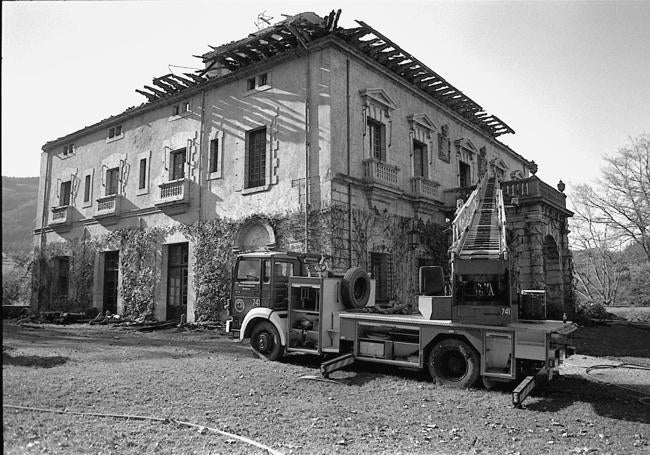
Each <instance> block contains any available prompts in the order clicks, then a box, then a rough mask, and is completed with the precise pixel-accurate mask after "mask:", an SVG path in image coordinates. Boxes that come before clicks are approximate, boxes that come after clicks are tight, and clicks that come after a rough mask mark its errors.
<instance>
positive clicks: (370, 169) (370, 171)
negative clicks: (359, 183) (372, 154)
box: [363, 158, 399, 187]
mask: <svg viewBox="0 0 650 455" xmlns="http://www.w3.org/2000/svg"><path fill="white" fill-rule="evenodd" d="M363 165H364V170H365V180H366V182H368V183H380V184H384V185H388V186H392V187H397V186H398V185H399V182H398V176H399V167H397V166H394V165H392V164H388V163H385V162H383V161H379V160H377V159H374V158H368V159H365V160H363Z"/></svg>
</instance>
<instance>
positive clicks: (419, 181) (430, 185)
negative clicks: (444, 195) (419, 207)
mask: <svg viewBox="0 0 650 455" xmlns="http://www.w3.org/2000/svg"><path fill="white" fill-rule="evenodd" d="M439 188H440V184H439V183H437V182H434V181H432V180H429V179H427V178H425V177H411V194H413V195H414V196H416V197H423V198H426V199H438V197H439V191H438V190H439Z"/></svg>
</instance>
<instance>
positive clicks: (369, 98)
mask: <svg viewBox="0 0 650 455" xmlns="http://www.w3.org/2000/svg"><path fill="white" fill-rule="evenodd" d="M360 94H361V98H363V104H364V106H366V107H370V106H371V104H375V105H378V106H380V107H381V108H383V109H384V110H385V111H386V112H385V113H386V116H387V117H388V116H389V113H390V111H394V110H395V109H396V108H397V104H396V103H395V101H393V99H392V98H391V97H390V96H389V95H388V93H386V92H385V91H384V90H383V89H381V88H367V89H365V90H361V92H360Z"/></svg>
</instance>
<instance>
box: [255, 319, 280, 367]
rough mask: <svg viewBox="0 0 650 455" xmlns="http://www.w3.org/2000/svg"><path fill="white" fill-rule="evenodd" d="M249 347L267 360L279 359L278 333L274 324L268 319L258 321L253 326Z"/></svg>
mask: <svg viewBox="0 0 650 455" xmlns="http://www.w3.org/2000/svg"><path fill="white" fill-rule="evenodd" d="M251 347H252V348H253V350H254V351H255V352H257V353H258V354H260V355H262V356H264V357H266V358H267V359H269V360H279V359H280V357H282V343H281V342H280V334H279V333H278V331H277V329H276V328H275V326H274V325H273V324H271V323H270V322H268V321H262V322H259V323H257V324H256V325H255V327H253V331H252V332H251Z"/></svg>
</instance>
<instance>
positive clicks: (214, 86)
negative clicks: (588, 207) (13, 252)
mask: <svg viewBox="0 0 650 455" xmlns="http://www.w3.org/2000/svg"><path fill="white" fill-rule="evenodd" d="M287 30H289V31H291V30H293V31H296V30H298V32H300V33H298V34H297V35H296V34H295V33H294V35H295V36H302V39H296V38H295V37H293V38H292V36H293V35H291V33H289V32H287ZM307 32H310V33H311V34H309V33H307ZM312 32H313V33H312ZM361 32H364V30H361ZM361 32H359V31H355V30H354V29H351V30H345V29H340V28H337V27H336V24H335V23H334V24H333V23H332V16H330V17H329V18H325V19H320V18H317V17H316V16H315V15H313V14H311V13H306V14H303V15H297V16H294V17H292V18H288V19H287V20H285V21H283V22H282V23H280V24H278V25H275V26H272V27H270V28H269V29H266V30H262V31H260V32H259V33H258V34H256V35H251V36H252V38H251V37H249V38H245V39H244V40H240V41H238V42H234V43H231V44H229V45H225V46H222V47H221V48H217V49H216V50H215V51H212V52H210V53H208V54H205V55H204V56H203V59H204V62H205V64H206V69H205V71H202V72H199V73H198V74H194V75H191V78H188V77H178V78H177V79H174V78H173V77H169V76H165V78H158V79H155V80H154V84H158V85H157V87H159V88H161V89H154V88H151V87H147V88H148V89H149V90H150V91H149V92H146V93H145V92H142V91H141V93H143V94H145V95H146V96H147V98H148V99H149V101H148V102H147V103H145V104H143V105H141V106H138V107H135V108H130V109H128V110H126V111H125V112H123V113H121V114H118V115H116V116H114V117H111V118H108V119H106V120H103V121H101V122H98V123H96V124H94V125H91V126H89V127H86V128H84V129H81V130H79V131H76V132H74V133H71V134H68V135H66V136H64V137H62V138H59V139H56V140H54V141H51V142H48V143H47V144H45V145H44V146H43V153H42V160H41V181H40V188H39V198H38V209H37V210H38V216H37V221H36V226H35V245H36V246H38V247H40V248H41V249H42V248H44V247H45V246H46V245H51V244H57V243H61V242H66V241H70V240H71V239H80V238H85V239H101V238H103V237H105V236H106V235H107V234H110V233H112V232H116V231H118V230H121V229H127V228H131V229H148V228H152V227H168V228H173V227H178V226H187V225H192V224H195V223H198V222H202V221H207V220H213V219H233V220H238V219H239V220H241V219H245V218H251V217H253V219H254V217H255V215H260V214H263V215H266V216H273V217H275V218H276V219H281V218H282V217H285V218H286V220H287V221H286V223H285V226H284V227H283V229H293V230H294V231H299V232H296V233H295V235H294V236H292V239H293V240H292V241H291V242H280V243H278V242H277V241H276V237H277V236H278V232H276V230H277V226H276V230H274V227H273V226H270V225H269V224H268V223H265V222H264V221H263V220H262V221H260V220H257V221H253V222H251V223H249V225H246V226H244V227H242V229H241V231H240V232H239V233H237V235H236V236H235V239H236V240H235V244H234V245H233V246H234V247H236V248H240V249H249V248H252V247H260V246H264V247H270V248H273V247H280V246H284V247H289V248H292V249H313V248H318V249H320V250H321V251H322V252H323V253H326V254H329V255H330V256H332V257H333V258H334V259H335V260H334V262H335V263H336V264H337V267H338V268H340V269H344V268H346V267H349V266H351V265H354V264H355V263H358V262H359V261H361V262H362V263H364V264H369V263H370V262H372V261H371V258H370V255H371V254H372V253H373V252H376V253H377V254H380V253H381V254H382V255H387V258H388V261H389V262H390V260H391V257H390V254H391V252H390V251H386V247H385V245H386V242H385V241H384V240H385V239H382V238H381V234H378V235H374V236H373V237H372V238H369V239H366V240H365V241H366V242H367V245H364V253H363V255H364V256H365V257H361V258H360V257H359V254H358V253H353V243H354V242H353V240H354V241H356V240H358V239H353V236H354V232H353V231H354V227H353V218H354V216H353V213H355V211H356V212H358V213H361V212H368V213H373V214H375V215H379V216H382V215H386V216H388V215H391V216H398V217H401V218H403V219H407V220H408V219H411V220H414V221H417V222H419V223H437V224H439V225H444V224H445V223H446V222H448V219H449V218H450V217H451V216H452V215H453V210H454V208H455V204H456V200H455V199H456V198H457V197H458V195H459V194H461V193H462V191H463V190H464V189H466V187H469V186H471V185H474V184H476V183H477V181H478V179H479V178H480V176H481V175H483V174H484V173H485V172H486V171H487V168H488V163H490V164H491V165H492V166H494V168H495V170H496V172H498V173H499V175H500V177H501V179H503V180H510V179H517V180H521V181H528V180H526V179H527V178H528V176H529V171H528V169H529V165H530V163H529V162H528V161H527V160H526V159H525V158H523V157H522V156H521V155H519V154H517V153H516V152H514V151H513V150H511V149H510V148H509V147H507V146H505V145H504V144H502V143H500V142H499V141H498V140H497V139H496V137H497V136H498V134H502V133H503V132H511V130H509V128H508V127H507V126H506V125H505V124H503V123H502V122H501V121H500V120H498V119H497V118H496V117H493V116H488V114H486V113H483V112H482V111H481V110H479V108H480V107H476V106H477V105H475V103H474V102H473V101H471V100H469V99H468V98H467V97H465V96H464V95H462V92H457V91H456V89H455V88H454V87H453V86H451V85H445V84H447V83H446V81H444V80H443V81H444V84H443V85H442V86H441V85H436V84H438V82H435V83H430V84H428V85H427V82H426V81H427V80H434V79H435V77H437V75H435V73H431V70H429V69H428V68H426V67H423V68H424V69H418V67H417V65H416V67H414V69H413V70H412V71H411V72H410V73H409V76H408V77H407V76H405V75H400V74H397V73H396V70H395V68H393V67H391V66H390V64H389V63H387V60H386V59H385V58H384V57H382V56H381V55H375V53H373V52H374V51H369V50H368V49H366V47H365V46H366V45H365V44H364V43H363V42H360V41H355V38H354V37H356V36H357V35H361ZM369 32H374V31H373V30H370V31H369ZM265 33H266V35H264V34H265ZM355 33H356V34H355ZM375 33H376V32H375ZM259 36H265V37H267V38H265V39H266V41H264V42H265V43H267V44H264V46H267V47H266V48H262V47H261V46H262V44H260V43H262V41H260V39H261V38H259ZM256 37H257V38H256ZM306 37H311V38H309V39H308V38H306ZM251 39H258V41H257V44H256V45H257V46H260V47H259V48H258V50H257V51H256V52H255V53H250V51H248V52H249V54H248V55H246V54H245V52H246V51H247V50H249V49H250V40H251ZM274 42H275V43H274ZM269 43H270V44H269ZM273 43H274V44H273ZM278 43H279V44H278ZM238 46H239V47H238ZM283 46H284V47H283ZM262 54H264V55H265V58H259V55H262ZM215 62H219V64H218V65H217V66H216V67H215V66H214V64H215ZM219 65H221V66H219ZM418 65H419V63H418ZM427 71H428V72H429V73H427ZM411 73H412V74H411ZM427 74H434V76H435V77H434V76H430V75H429V76H426V77H425V75H427ZM418 81H419V82H418ZM416 82H417V83H416ZM179 87H180V88H179ZM432 87H433V88H432ZM440 87H442V89H440V90H438V88H440ZM434 89H435V90H436V91H432V90H434ZM165 90H167V91H165ZM432 93H433V94H432ZM456 93H461V95H462V96H461V95H457V94H456ZM438 94H440V96H438ZM468 112H469V114H468ZM522 179H523V180H522ZM540 184H541V182H540ZM552 191H555V190H552ZM556 193H557V192H556ZM558 194H559V193H558ZM555 196H556V195H554V197H555ZM542 199H543V198H542ZM334 209H336V214H337V215H336V217H334V215H332V214H333V213H335V212H334ZM524 212H525V213H524ZM510 213H512V217H513V221H512V223H513V226H514V227H513V230H514V232H515V233H516V235H517V236H522V238H525V240H520V241H519V242H520V243H519V244H518V245H522V246H517V247H515V248H518V250H517V251H518V253H517V254H518V257H519V259H518V261H519V264H520V265H519V267H518V272H517V273H518V274H519V277H520V280H521V283H522V285H521V286H522V287H523V288H526V287H543V286H544V283H546V281H547V280H548V277H552V280H551V281H552V282H553V283H554V284H553V285H552V288H549V295H551V294H552V295H554V296H555V295H562V296H565V297H564V298H565V299H566V296H567V295H568V293H569V289H570V283H569V281H568V280H569V278H567V276H568V275H567V271H568V270H569V267H568V260H569V259H568V250H567V243H566V232H567V230H566V217H567V216H568V215H569V214H570V213H569V212H567V211H566V209H565V208H564V206H563V205H562V207H557V206H554V205H551V206H548V207H547V204H545V203H544V201H543V200H542V201H541V202H536V203H532V202H531V204H529V205H526V206H525V211H524V205H521V206H519V207H517V208H513V209H511V211H509V214H510ZM324 217H329V221H328V222H327V223H324V222H323V219H324ZM278 224H282V223H278ZM530 226H532V227H530ZM540 229H541V231H540V232H539V233H537V231H538V230H540ZM533 231H534V233H533ZM168 232H169V233H168V234H166V236H165V238H164V239H163V240H162V241H161V245H160V250H159V251H158V253H157V254H156V256H155V257H156V266H155V267H156V270H157V271H158V273H157V276H158V278H157V283H156V287H155V302H156V304H155V311H154V316H155V317H156V318H158V319H160V320H165V319H167V318H168V316H169V314H171V313H170V312H171V311H172V307H171V306H170V305H171V303H170V302H171V301H172V300H174V301H177V300H179V299H180V300H182V301H183V302H184V305H186V307H185V306H182V311H185V312H186V317H187V320H188V321H192V320H194V317H195V314H194V310H193V302H194V298H195V293H196V292H197V291H196V289H194V287H193V284H192V283H193V273H194V270H193V261H194V249H195V247H196V245H195V244H194V243H193V240H192V239H191V238H190V237H188V236H187V235H186V234H184V233H183V232H184V230H183V229H169V230H168ZM285 237H286V236H285ZM517 238H519V237H517ZM550 239H552V241H553V242H555V247H553V245H551V244H550ZM526 242H528V243H526ZM545 242H546V243H545ZM524 244H526V245H533V244H534V246H528V247H524V246H523V245H524ZM538 244H539V245H538ZM545 244H546V245H547V247H543V245H545ZM179 245H180V246H181V247H179ZM183 245H185V246H183ZM179 248H180V249H179ZM540 248H543V251H547V252H548V254H547V255H546V256H544V257H547V258H548V260H546V261H545V262H543V263H542V262H539V261H538V258H540V257H542V256H539V255H538V254H537V252H539V251H542V250H540ZM552 248H556V250H557V254H555V253H553V252H551V250H552ZM112 251H118V253H117V256H115V254H114V253H111V252H112ZM108 257H113V258H115V257H118V258H119V261H121V256H120V255H119V246H116V245H107V244H102V245H101V247H100V251H99V252H98V254H97V256H96V260H95V268H94V280H93V284H92V287H93V301H92V302H88V303H89V305H88V306H94V307H96V308H98V309H99V310H100V311H103V310H104V309H105V307H106V305H107V302H109V301H110V299H111V298H113V299H116V309H117V312H118V313H121V312H123V311H124V301H123V295H122V291H121V288H120V286H121V283H122V278H123V277H121V275H120V274H121V273H123V272H122V270H123V264H121V263H119V261H118V264H119V266H118V267H117V268H115V267H114V265H111V264H109V262H110V261H108V259H107V258H108ZM424 259H426V258H424ZM107 261H108V262H107ZM536 261H537V262H536ZM558 261H559V264H560V266H559V268H558V266H557V263H558ZM107 264H109V266H108V268H107ZM382 273H385V272H382ZM542 276H544V277H547V278H546V279H542V278H540V277H542ZM558 276H561V278H558ZM107 283H110V285H108V284H107ZM109 287H110V288H111V290H110V292H108V288H109ZM111 293H112V294H111ZM109 294H110V295H109ZM111 296H112V297H111ZM553 298H554V299H555V297H553ZM39 305H41V307H42V306H43V305H44V302H39ZM174 311H176V310H174Z"/></svg>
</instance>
